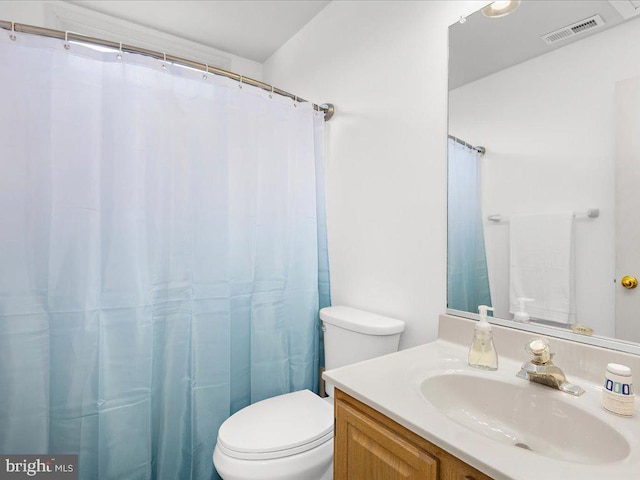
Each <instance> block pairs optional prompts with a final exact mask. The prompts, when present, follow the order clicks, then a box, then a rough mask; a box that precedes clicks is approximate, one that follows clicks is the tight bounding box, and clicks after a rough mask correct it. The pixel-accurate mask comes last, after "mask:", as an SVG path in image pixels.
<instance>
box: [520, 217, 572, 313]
mask: <svg viewBox="0 0 640 480" xmlns="http://www.w3.org/2000/svg"><path fill="white" fill-rule="evenodd" d="M510 237H511V238H510V262H511V266H510V275H511V278H510V288H509V304H510V305H509V307H510V308H509V311H510V312H511V313H515V312H517V311H518V302H517V299H518V297H530V298H533V299H535V301H534V302H533V303H531V304H529V306H528V307H527V312H528V313H529V315H530V316H531V317H532V318H540V319H543V320H551V321H554V322H560V323H575V291H574V284H575V278H574V276H575V275H574V253H573V213H572V212H568V213H549V214H535V215H512V216H511V233H510Z"/></svg>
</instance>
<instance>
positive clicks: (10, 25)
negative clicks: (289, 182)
mask: <svg viewBox="0 0 640 480" xmlns="http://www.w3.org/2000/svg"><path fill="white" fill-rule="evenodd" d="M0 28H3V29H5V30H9V31H12V32H19V33H28V34H31V35H40V36H43V37H51V38H59V39H61V40H65V41H70V40H71V41H73V40H75V41H78V42H82V43H89V44H94V45H100V46H102V47H109V48H113V49H115V50H121V51H123V52H127V53H136V54H139V55H145V56H148V57H153V58H156V59H158V60H164V61H167V62H171V63H175V64H178V65H183V66H185V67H191V68H195V69H198V70H202V71H203V72H206V73H213V74H214V75H219V76H221V77H227V78H231V79H232V80H237V81H238V82H242V83H246V84H247V85H252V86H254V87H258V88H261V89H263V90H267V91H269V92H273V93H277V94H278V95H282V96H283V97H289V98H291V99H293V100H295V101H296V102H308V100H305V99H304V98H300V97H298V96H297V95H294V94H292V93H289V92H286V91H284V90H281V89H279V88H276V87H274V86H273V85H269V84H267V83H264V82H261V81H259V80H255V79H253V78H249V77H245V76H243V75H240V74H238V73H233V72H229V71H227V70H223V69H222V68H217V67H212V66H210V65H208V64H206V63H201V62H194V61H193V60H187V59H186V58H181V57H176V56H174V55H166V54H165V53H164V52H156V51H154V50H148V49H146V48H142V47H136V46H133V45H125V44H124V43H120V42H113V41H110V40H104V39H101V38H95V37H90V36H87V35H82V34H79V33H73V32H63V31H61V30H53V29H50V28H44V27H36V26H34V25H26V24H23V23H14V22H8V21H6V20H0ZM312 105H313V109H314V110H316V111H318V112H320V111H322V112H324V120H325V122H327V121H329V120H330V119H331V117H333V115H334V114H335V107H334V105H333V104H331V103H323V104H322V105H316V104H315V103H313V104H312Z"/></svg>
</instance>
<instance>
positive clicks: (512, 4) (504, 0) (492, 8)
mask: <svg viewBox="0 0 640 480" xmlns="http://www.w3.org/2000/svg"><path fill="white" fill-rule="evenodd" d="M519 6H520V0H501V1H496V2H492V3H490V4H489V5H487V6H486V7H484V8H483V9H482V14H483V15H484V16H485V17H489V18H499V17H504V16H505V15H509V14H510V13H511V12H513V11H514V10H515V9H516V8H518V7H519Z"/></svg>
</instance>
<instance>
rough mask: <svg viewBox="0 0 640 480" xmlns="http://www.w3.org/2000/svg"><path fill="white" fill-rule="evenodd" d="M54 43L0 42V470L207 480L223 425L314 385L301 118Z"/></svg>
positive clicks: (316, 256)
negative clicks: (25, 461) (16, 467)
mask: <svg viewBox="0 0 640 480" xmlns="http://www.w3.org/2000/svg"><path fill="white" fill-rule="evenodd" d="M63 44H64V42H63V41H59V40H55V39H45V38H42V37H32V36H28V35H23V34H18V38H17V39H16V41H11V40H10V39H9V38H8V35H2V36H0V99H1V101H0V103H1V104H2V106H3V108H2V109H3V113H2V116H1V117H0V172H1V174H0V226H1V228H2V232H1V234H0V385H1V389H0V453H4V454H9V453H16V454H44V453H57V454H62V453H70V454H79V460H80V468H79V470H80V478H81V479H83V480H86V479H105V480H106V479H117V480H129V479H131V480H133V479H171V480H175V479H198V480H200V479H210V478H217V477H216V474H215V472H214V469H213V465H212V459H211V455H212V452H213V447H214V445H215V441H216V433H217V429H218V427H219V426H220V424H221V423H222V422H223V421H224V420H225V419H226V418H227V417H228V416H229V415H230V414H232V413H234V412H235V411H237V410H238V409H240V408H242V407H244V406H246V405H248V404H250V403H252V402H255V401H258V400H261V399H264V398H266V397H269V396H273V395H277V394H281V393H285V392H289V391H293V390H299V389H304V388H310V389H312V390H316V388H317V385H318V362H319V356H320V351H319V350H320V345H319V324H318V318H317V317H318V309H319V307H321V306H324V305H327V304H328V303H329V298H328V295H329V289H328V267H327V249H326V236H325V227H324V191H323V188H324V184H323V175H324V173H323V159H322V143H323V138H322V137H323V118H322V115H321V114H319V113H317V112H314V110H313V109H312V108H311V107H310V106H309V104H297V103H294V102H293V101H291V100H290V99H287V98H284V97H280V96H277V95H273V96H271V95H270V94H269V92H265V91H262V90H259V89H256V88H253V87H249V86H247V85H244V86H240V85H239V84H238V83H237V82H234V81H232V80H230V79H224V78H220V77H215V76H213V75H210V76H209V77H208V78H203V74H202V72H198V71H195V70H189V69H184V68H179V67H177V66H174V65H171V64H166V65H164V66H163V63H162V62H159V61H157V60H155V59H152V58H148V57H142V56H137V55H128V54H125V56H124V57H125V58H123V59H118V58H117V56H116V53H115V52H109V51H107V52H105V51H96V50H92V49H89V48H87V47H84V46H82V45H78V44H71V48H70V49H69V50H67V49H65V48H63ZM271 97H273V98H271Z"/></svg>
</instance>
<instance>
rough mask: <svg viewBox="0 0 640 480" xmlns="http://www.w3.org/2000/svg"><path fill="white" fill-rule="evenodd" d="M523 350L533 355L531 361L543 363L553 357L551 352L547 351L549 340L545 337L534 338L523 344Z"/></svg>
mask: <svg viewBox="0 0 640 480" xmlns="http://www.w3.org/2000/svg"><path fill="white" fill-rule="evenodd" d="M525 350H526V351H527V352H529V353H530V354H531V355H533V360H532V361H533V363H537V364H544V363H547V362H548V361H549V360H551V357H553V353H550V352H549V341H548V340H547V339H546V338H542V337H538V338H534V339H533V340H531V341H530V342H528V343H527V344H526V345H525Z"/></svg>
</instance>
